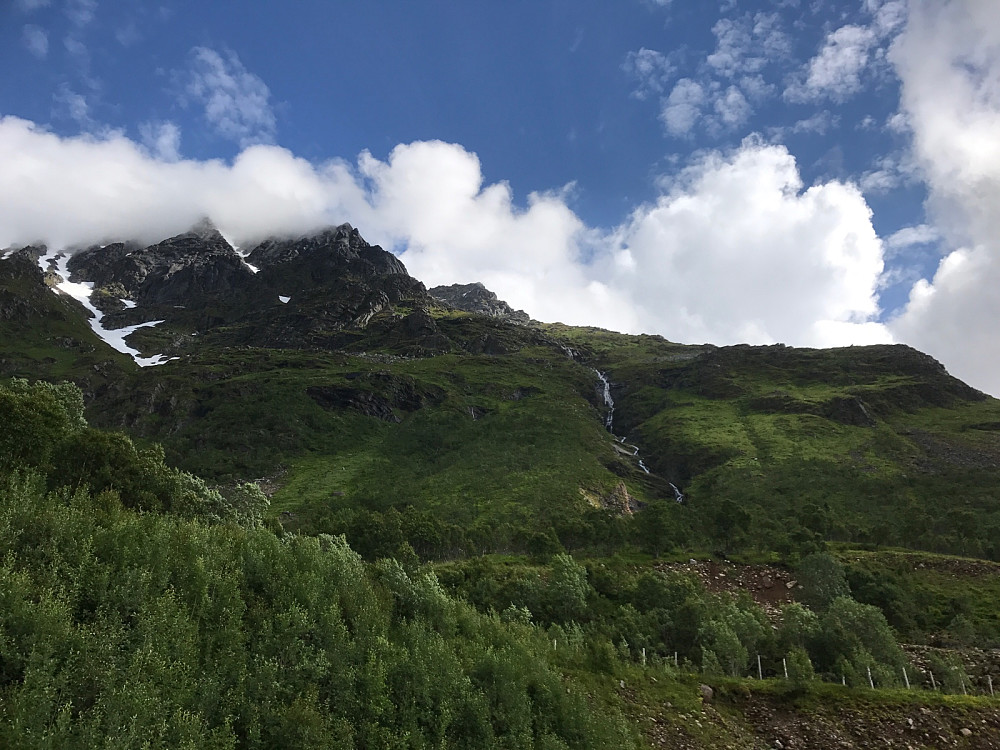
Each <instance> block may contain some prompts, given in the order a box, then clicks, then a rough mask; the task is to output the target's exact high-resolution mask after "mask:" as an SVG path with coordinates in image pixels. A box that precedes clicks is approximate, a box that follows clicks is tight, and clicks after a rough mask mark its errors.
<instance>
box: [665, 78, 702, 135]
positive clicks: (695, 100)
mask: <svg viewBox="0 0 1000 750" xmlns="http://www.w3.org/2000/svg"><path fill="white" fill-rule="evenodd" d="M705 98H706V96H705V89H704V87H703V86H702V85H701V84H700V83H698V82H697V81H692V80H691V79H690V78H682V79H681V80H679V81H678V82H677V83H676V84H675V85H674V88H673V90H672V91H671V92H670V96H668V97H667V98H666V99H664V100H663V103H662V107H661V109H660V121H661V122H662V123H663V126H664V127H665V128H666V129H667V132H668V133H670V135H673V136H687V135H689V134H690V133H691V130H692V129H693V128H694V126H695V124H696V123H697V122H698V119H699V118H700V117H701V108H702V107H703V106H704V104H705Z"/></svg>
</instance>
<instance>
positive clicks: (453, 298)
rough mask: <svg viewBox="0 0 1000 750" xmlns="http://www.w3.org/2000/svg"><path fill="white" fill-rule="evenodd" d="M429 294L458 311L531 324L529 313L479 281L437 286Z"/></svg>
mask: <svg viewBox="0 0 1000 750" xmlns="http://www.w3.org/2000/svg"><path fill="white" fill-rule="evenodd" d="M428 293H429V294H430V295H431V296H432V297H434V299H436V300H438V301H440V302H444V303H445V304H447V305H451V306H452V307H454V308H455V309H457V310H464V311H465V312H470V313H478V314H479V315H489V316H490V317H493V318H502V319H503V320H508V321H510V322H511V323H530V322H531V318H529V317H528V313H526V312H524V310H515V309H513V308H512V307H511V306H510V305H508V304H507V303H506V302H504V301H503V300H502V299H500V298H499V297H497V295H496V293H495V292H491V291H490V290H489V289H487V288H486V287H485V286H484V285H483V284H482V283H481V282H479V281H476V282H473V283H472V284H451V285H449V286H436V287H434V288H433V289H429V290H428Z"/></svg>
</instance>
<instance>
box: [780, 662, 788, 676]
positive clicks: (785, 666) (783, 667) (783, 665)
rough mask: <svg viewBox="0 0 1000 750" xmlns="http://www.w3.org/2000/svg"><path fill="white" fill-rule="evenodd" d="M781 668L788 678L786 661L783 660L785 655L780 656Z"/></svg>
mask: <svg viewBox="0 0 1000 750" xmlns="http://www.w3.org/2000/svg"><path fill="white" fill-rule="evenodd" d="M781 668H782V669H784V670H785V679H786V680H787V679H788V663H787V662H786V661H785V657H784V656H782V657H781Z"/></svg>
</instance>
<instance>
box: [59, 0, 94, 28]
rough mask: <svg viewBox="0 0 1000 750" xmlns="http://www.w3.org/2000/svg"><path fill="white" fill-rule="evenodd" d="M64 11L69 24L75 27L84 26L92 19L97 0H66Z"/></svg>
mask: <svg viewBox="0 0 1000 750" xmlns="http://www.w3.org/2000/svg"><path fill="white" fill-rule="evenodd" d="M65 12H66V17H67V18H68V19H69V22H70V23H71V24H73V25H74V26H77V27H82V26H86V25H87V24H89V23H90V22H91V21H93V20H94V14H95V13H96V12H97V0H68V2H67V3H66V9H65Z"/></svg>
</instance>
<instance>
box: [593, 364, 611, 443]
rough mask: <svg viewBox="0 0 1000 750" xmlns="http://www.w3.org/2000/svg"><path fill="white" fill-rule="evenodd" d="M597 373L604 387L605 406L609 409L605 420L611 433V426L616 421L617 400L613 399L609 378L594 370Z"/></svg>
mask: <svg viewBox="0 0 1000 750" xmlns="http://www.w3.org/2000/svg"><path fill="white" fill-rule="evenodd" d="M594 372H596V373H597V377H598V378H600V379H601V383H602V384H603V385H604V405H605V406H606V407H608V415H607V416H606V417H605V418H604V426H605V427H607V428H608V432H611V425H612V424H613V423H614V421H615V400H614V399H613V398H611V383H609V382H608V378H607V376H606V375H605V374H604V373H603V372H601V371H600V370H596V369H595V370H594Z"/></svg>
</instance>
